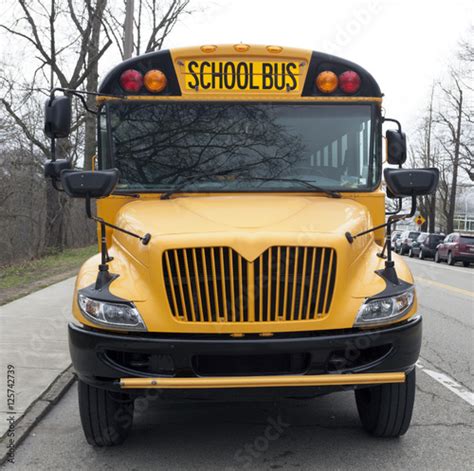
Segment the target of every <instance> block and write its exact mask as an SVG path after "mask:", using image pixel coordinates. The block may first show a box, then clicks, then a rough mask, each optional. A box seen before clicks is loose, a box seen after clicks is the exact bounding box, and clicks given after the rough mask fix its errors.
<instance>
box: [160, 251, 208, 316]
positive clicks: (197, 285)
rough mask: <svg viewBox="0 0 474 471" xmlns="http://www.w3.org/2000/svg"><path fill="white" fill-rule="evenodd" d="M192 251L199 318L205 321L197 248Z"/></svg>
mask: <svg viewBox="0 0 474 471" xmlns="http://www.w3.org/2000/svg"><path fill="white" fill-rule="evenodd" d="M192 251H193V265H194V277H195V280H196V289H197V299H198V306H199V320H200V321H201V322H203V321H204V310H203V307H202V296H201V284H200V283H199V271H198V264H197V256H196V249H194V248H193V249H192ZM165 255H167V252H165Z"/></svg>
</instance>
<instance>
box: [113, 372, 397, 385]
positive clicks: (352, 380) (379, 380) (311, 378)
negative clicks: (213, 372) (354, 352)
mask: <svg viewBox="0 0 474 471" xmlns="http://www.w3.org/2000/svg"><path fill="white" fill-rule="evenodd" d="M404 382H405V373H359V374H342V375H341V374H328V375H288V376H237V377H235V376H232V377H227V376H225V377H211V378H121V379H120V387H121V388H122V389H149V388H157V389H216V388H217V389H218V388H264V387H266V388H268V387H285V386H290V387H293V386H295V387H297V386H350V385H356V384H383V383H404Z"/></svg>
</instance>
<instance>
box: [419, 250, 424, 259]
mask: <svg viewBox="0 0 474 471" xmlns="http://www.w3.org/2000/svg"><path fill="white" fill-rule="evenodd" d="M418 258H419V259H420V260H423V259H424V258H425V256H424V255H423V250H422V249H420V251H419V252H418Z"/></svg>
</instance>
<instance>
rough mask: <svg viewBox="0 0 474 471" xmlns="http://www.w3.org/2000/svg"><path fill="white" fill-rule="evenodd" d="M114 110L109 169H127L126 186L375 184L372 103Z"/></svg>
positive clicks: (221, 188)
mask: <svg viewBox="0 0 474 471" xmlns="http://www.w3.org/2000/svg"><path fill="white" fill-rule="evenodd" d="M107 106H108V112H109V123H110V127H111V133H112V144H113V146H112V156H113V162H110V163H109V164H110V165H113V166H115V167H117V168H118V169H119V170H120V172H121V181H120V186H119V187H120V188H121V189H130V190H135V191H137V190H154V191H165V190H170V189H173V188H174V187H176V186H184V185H183V184H184V183H185V182H192V184H193V189H194V190H195V191H226V190H229V191H239V190H242V191H258V190H263V191H265V190H270V189H282V190H299V191H301V189H302V188H301V185H298V184H295V182H292V181H291V179H300V180H307V181H308V182H312V183H314V184H315V185H318V186H320V187H323V188H329V189H334V190H344V189H346V190H350V189H363V188H368V187H372V186H373V185H374V178H375V177H374V175H373V173H374V172H373V171H372V168H373V166H374V162H373V158H372V157H371V148H372V146H371V108H370V106H369V105H353V106H347V105H343V106H341V105H334V106H327V105H313V104H311V105H308V104H303V105H301V104H299V105H294V104H271V103H234V102H233V103H209V102H206V103H159V104H157V103H156V102H155V103H149V102H148V103H127V104H124V103H111V104H108V105H107ZM272 178H275V180H274V181H272V180H271V179H272ZM278 179H280V180H278ZM283 179H287V181H284V180H283ZM186 188H187V186H186Z"/></svg>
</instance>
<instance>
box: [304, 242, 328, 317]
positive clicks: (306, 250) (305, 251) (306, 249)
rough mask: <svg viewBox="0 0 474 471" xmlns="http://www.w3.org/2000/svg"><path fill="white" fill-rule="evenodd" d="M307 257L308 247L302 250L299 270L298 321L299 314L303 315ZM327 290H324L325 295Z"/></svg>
mask: <svg viewBox="0 0 474 471" xmlns="http://www.w3.org/2000/svg"><path fill="white" fill-rule="evenodd" d="M307 255H308V247H304V249H303V268H302V270H301V273H302V282H301V292H300V307H299V309H298V319H301V314H302V313H303V301H304V289H305V286H306V282H305V274H306V258H307ZM327 292H328V290H327V289H326V294H327Z"/></svg>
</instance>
